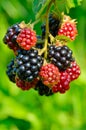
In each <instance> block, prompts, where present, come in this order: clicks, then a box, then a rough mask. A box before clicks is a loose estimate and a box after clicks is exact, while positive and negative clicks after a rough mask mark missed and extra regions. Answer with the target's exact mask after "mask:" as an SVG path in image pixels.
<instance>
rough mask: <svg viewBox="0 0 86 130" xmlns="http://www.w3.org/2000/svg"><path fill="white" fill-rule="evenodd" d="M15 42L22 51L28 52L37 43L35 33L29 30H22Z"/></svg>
mask: <svg viewBox="0 0 86 130" xmlns="http://www.w3.org/2000/svg"><path fill="white" fill-rule="evenodd" d="M16 41H17V43H18V45H19V46H20V47H21V48H22V49H25V50H30V49H31V48H32V47H33V46H35V44H36V42H37V37H36V32H35V31H34V30H32V29H31V28H23V29H22V30H21V32H20V33H19V35H18V37H17V40H16Z"/></svg>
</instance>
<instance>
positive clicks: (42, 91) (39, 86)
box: [35, 80, 53, 96]
mask: <svg viewBox="0 0 86 130" xmlns="http://www.w3.org/2000/svg"><path fill="white" fill-rule="evenodd" d="M35 90H37V91H38V93H39V95H41V96H43V95H45V96H50V95H53V92H52V90H51V88H49V87H47V86H45V85H44V84H43V83H42V81H40V80H39V81H38V83H37V84H36V87H35Z"/></svg>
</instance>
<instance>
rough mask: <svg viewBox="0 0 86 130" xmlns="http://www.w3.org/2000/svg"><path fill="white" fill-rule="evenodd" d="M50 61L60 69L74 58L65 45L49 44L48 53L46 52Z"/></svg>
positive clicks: (67, 65)
mask: <svg viewBox="0 0 86 130" xmlns="http://www.w3.org/2000/svg"><path fill="white" fill-rule="evenodd" d="M48 56H49V58H50V60H51V62H52V63H53V64H54V65H56V66H57V67H58V68H59V70H60V71H64V70H66V69H67V68H68V67H69V66H70V64H71V62H72V61H74V58H73V57H72V50H70V49H69V48H68V47H67V46H65V45H64V46H58V47H56V46H54V45H51V46H49V54H48Z"/></svg>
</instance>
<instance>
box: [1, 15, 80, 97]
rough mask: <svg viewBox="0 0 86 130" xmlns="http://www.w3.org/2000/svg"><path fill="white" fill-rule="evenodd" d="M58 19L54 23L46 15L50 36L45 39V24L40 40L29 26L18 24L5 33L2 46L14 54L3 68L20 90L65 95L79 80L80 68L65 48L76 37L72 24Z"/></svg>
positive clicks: (74, 24) (73, 22)
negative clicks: (5, 68)
mask: <svg viewBox="0 0 86 130" xmlns="http://www.w3.org/2000/svg"><path fill="white" fill-rule="evenodd" d="M62 17H63V18H62ZM62 17H60V18H62V19H58V17H57V16H56V15H55V14H50V15H49V33H50V34H51V35H48V36H47V37H46V39H45V35H46V25H45V23H44V24H43V25H42V26H41V30H42V35H41V36H40V35H37V34H36V31H35V30H33V28H31V27H32V25H33V24H32V25H31V26H28V25H30V23H29V24H25V23H24V22H21V23H20V24H15V25H13V26H11V27H10V28H9V29H8V30H7V32H6V35H5V36H4V39H3V40H4V43H5V44H7V45H8V47H9V48H10V49H12V50H13V51H14V52H15V54H16V58H15V59H13V60H12V61H11V62H10V63H9V64H8V66H7V75H8V77H9V79H10V81H12V82H14V83H16V85H17V86H18V87H19V88H21V89H22V90H29V89H31V88H33V89H34V90H36V91H38V93H39V95H41V96H42V95H45V96H51V95H53V94H54V93H57V92H60V93H65V92H66V91H67V90H68V89H69V88H70V82H71V81H73V80H75V79H77V78H78V77H79V75H80V67H79V66H78V65H77V63H76V62H75V59H74V58H73V56H72V50H71V49H70V48H69V47H68V46H67V45H65V43H67V41H69V39H70V40H74V39H75V37H76V35H77V29H76V22H75V20H72V19H71V18H70V17H69V16H66V15H64V16H63V15H62ZM50 36H51V37H50ZM66 37H68V38H69V39H68V38H66ZM47 38H48V39H47Z"/></svg>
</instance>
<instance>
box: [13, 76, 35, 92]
mask: <svg viewBox="0 0 86 130" xmlns="http://www.w3.org/2000/svg"><path fill="white" fill-rule="evenodd" d="M15 80H16V85H17V87H19V88H21V89H22V90H29V89H31V88H33V87H35V85H36V84H37V82H38V80H37V79H34V80H33V81H32V82H27V81H24V80H21V79H19V78H18V77H16V78H15Z"/></svg>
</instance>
